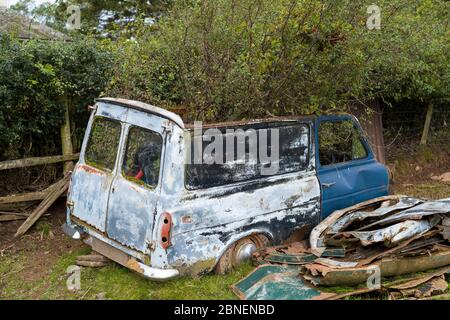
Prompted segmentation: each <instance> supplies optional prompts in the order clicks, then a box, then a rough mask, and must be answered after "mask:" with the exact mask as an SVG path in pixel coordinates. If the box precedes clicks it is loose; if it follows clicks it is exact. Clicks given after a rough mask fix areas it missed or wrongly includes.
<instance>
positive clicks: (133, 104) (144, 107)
mask: <svg viewBox="0 0 450 320" xmlns="http://www.w3.org/2000/svg"><path fill="white" fill-rule="evenodd" d="M96 101H97V102H106V103H111V104H115V105H119V106H126V107H129V108H132V109H136V110H140V111H144V112H148V113H152V114H156V115H158V116H161V117H163V118H166V119H169V120H171V121H173V122H175V123H176V124H177V125H178V126H180V128H182V129H184V122H183V120H182V119H181V117H180V116H179V115H177V114H175V113H173V112H170V111H167V110H165V109H162V108H158V107H155V106H152V105H150V104H147V103H144V102H140V101H135V100H128V99H120V98H98V99H97V100H96Z"/></svg>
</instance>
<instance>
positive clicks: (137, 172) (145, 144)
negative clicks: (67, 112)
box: [123, 127, 162, 187]
mask: <svg viewBox="0 0 450 320" xmlns="http://www.w3.org/2000/svg"><path fill="white" fill-rule="evenodd" d="M161 151H162V137H161V136H160V135H159V134H158V133H156V132H153V131H150V130H147V129H142V128H139V127H132V128H131V129H130V131H129V133H128V141H127V150H126V153H125V158H124V163H123V174H124V176H125V177H126V179H128V180H130V181H132V182H134V183H137V184H140V185H144V186H149V187H156V186H157V185H158V180H159V169H160V166H161Z"/></svg>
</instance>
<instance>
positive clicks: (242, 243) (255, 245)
mask: <svg viewBox="0 0 450 320" xmlns="http://www.w3.org/2000/svg"><path fill="white" fill-rule="evenodd" d="M268 245H270V240H269V238H267V237H266V236H265V235H262V234H255V235H251V236H248V237H245V238H243V239H241V240H239V241H237V242H236V243H234V244H233V245H232V246H231V247H229V248H228V250H227V251H225V253H224V254H223V255H222V257H221V258H220V260H219V262H218V263H217V265H216V267H215V268H214V272H215V273H217V274H226V273H228V272H230V271H231V270H233V269H234V268H235V267H236V266H238V265H239V264H241V263H242V262H245V261H248V260H250V259H251V257H252V255H253V253H255V252H256V251H257V250H259V249H261V248H264V247H267V246H268Z"/></svg>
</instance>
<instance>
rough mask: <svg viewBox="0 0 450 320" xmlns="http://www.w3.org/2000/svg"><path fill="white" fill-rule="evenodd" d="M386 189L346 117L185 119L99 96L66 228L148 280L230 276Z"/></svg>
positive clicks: (382, 172) (384, 176) (382, 173)
mask: <svg viewBox="0 0 450 320" xmlns="http://www.w3.org/2000/svg"><path fill="white" fill-rule="evenodd" d="M387 194H388V172H387V169H386V168H385V167H384V166H383V165H381V164H380V163H378V162H377V161H376V159H375V158H374V154H373V152H372V149H371V147H370V145H369V143H368V141H367V140H366V138H365V137H364V136H363V134H362V130H361V127H360V125H359V123H358V122H357V120H356V118H354V117H353V116H350V115H337V116H323V117H315V116H311V117H289V118H276V119H270V120H261V121H250V122H233V123H223V124H214V125H205V126H202V124H201V123H195V124H193V125H186V124H184V123H183V121H182V119H181V118H180V117H179V116H178V115H176V114H173V113H171V112H168V111H166V110H163V109H160V108H157V107H154V106H151V105H147V104H144V103H141V102H136V101H130V100H123V99H112V98H102V99H98V100H97V103H96V105H95V107H93V112H92V115H91V118H90V121H89V124H88V127H87V131H86V136H85V141H84V143H83V146H82V150H81V153H80V160H79V162H78V163H77V165H76V166H75V168H74V171H73V174H72V178H71V185H70V189H69V194H68V201H67V221H66V223H65V225H64V226H63V229H64V231H65V233H66V234H68V235H69V236H71V237H72V238H74V239H82V240H84V241H85V242H86V243H87V244H89V245H90V246H91V247H92V248H93V250H95V251H97V252H99V253H101V254H103V255H104V256H106V257H108V258H110V259H112V260H114V261H116V262H118V263H119V264H122V265H124V266H126V267H128V268H130V269H131V270H133V271H135V272H138V273H140V274H142V275H144V276H145V277H147V278H149V279H153V280H167V279H171V278H175V277H177V276H179V275H184V274H191V275H193V274H202V273H206V272H210V271H213V270H215V271H216V272H218V273H224V272H226V271H227V270H229V269H231V268H233V267H234V266H236V265H237V264H239V263H240V262H242V261H244V260H246V259H248V258H249V257H251V255H252V253H253V252H254V251H255V250H257V249H258V248H259V247H262V246H266V245H268V244H272V245H277V244H281V243H283V242H286V241H291V240H293V239H300V238H301V237H305V236H306V235H307V234H308V232H309V230H310V229H312V228H313V227H314V226H315V225H317V224H318V223H319V222H320V221H321V219H323V218H325V217H327V216H328V215H329V214H330V213H331V212H333V211H334V210H337V209H341V208H345V207H349V206H351V205H353V204H356V203H359V202H362V201H365V200H368V199H371V198H375V197H379V196H384V195H387Z"/></svg>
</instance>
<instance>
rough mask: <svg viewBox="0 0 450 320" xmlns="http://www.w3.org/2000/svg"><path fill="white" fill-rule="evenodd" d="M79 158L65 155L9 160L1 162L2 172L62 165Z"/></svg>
mask: <svg viewBox="0 0 450 320" xmlns="http://www.w3.org/2000/svg"><path fill="white" fill-rule="evenodd" d="M79 158H80V154H71V155H63V156H51V157H37V158H27V159H18V160H8V161H3V162H0V171H2V170H9V169H17V168H26V167H35V166H42V165H46V164H55V163H60V162H67V161H73V160H78V159H79Z"/></svg>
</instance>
